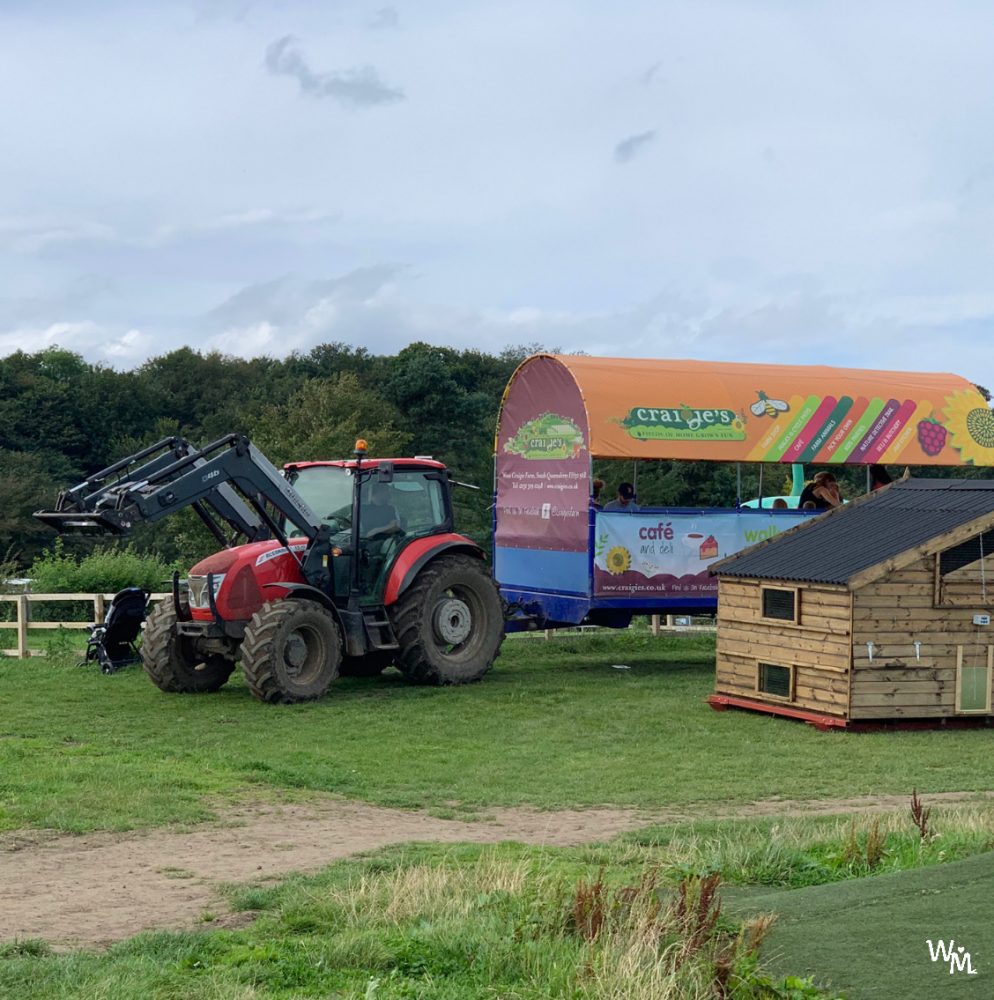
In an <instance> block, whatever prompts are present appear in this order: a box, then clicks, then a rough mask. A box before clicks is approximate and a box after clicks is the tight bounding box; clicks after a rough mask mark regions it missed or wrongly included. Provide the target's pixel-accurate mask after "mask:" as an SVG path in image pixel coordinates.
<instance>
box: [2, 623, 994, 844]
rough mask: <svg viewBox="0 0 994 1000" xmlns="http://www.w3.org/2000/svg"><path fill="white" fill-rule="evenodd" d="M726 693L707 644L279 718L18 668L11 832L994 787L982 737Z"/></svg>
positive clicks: (7, 691)
mask: <svg viewBox="0 0 994 1000" xmlns="http://www.w3.org/2000/svg"><path fill="white" fill-rule="evenodd" d="M613 664H623V665H626V666H628V667H630V669H628V670H616V669H613V668H612V665H613ZM712 676H713V639H711V638H710V637H707V636H694V637H682V636H670V637H665V638H660V639H652V638H651V637H649V636H647V635H645V636H639V635H631V636H628V635H621V636H617V637H612V636H601V635H598V636H577V637H575V638H558V639H554V640H552V641H549V642H545V641H544V640H541V639H535V638H524V639H517V640H511V641H508V642H506V643H505V645H504V653H503V655H502V656H501V658H500V659H499V661H498V664H497V666H496V668H495V669H494V670H493V671H492V672H491V673H490V674H489V675H488V676H487V678H486V679H485V680H484V682H483V683H481V684H475V685H470V686H467V687H460V688H449V689H433V688H417V687H411V686H409V685H407V684H405V683H404V682H403V681H402V679H401V678H400V677H399V675H397V674H395V673H393V672H392V671H391V672H388V673H387V674H385V675H383V676H382V677H380V678H374V679H363V680H358V679H356V680H343V681H339V682H338V683H337V684H336V685H335V687H334V688H333V689H332V692H331V694H330V695H329V696H327V697H326V698H324V699H323V700H321V701H318V702H313V703H310V704H305V705H296V706H289V707H281V706H268V705H263V704H260V703H259V702H256V701H255V700H253V699H252V698H251V696H250V695H249V693H248V691H247V689H246V688H245V687H244V686H243V685H242V683H241V681H240V680H238V679H235V680H233V681H232V682H231V683H230V684H229V685H228V686H227V687H225V688H224V689H222V691H220V692H219V693H218V694H216V695H208V696H197V697H194V696H175V695H166V694H163V693H161V692H160V691H158V690H156V689H155V688H154V687H152V685H151V684H150V683H149V682H148V681H147V680H146V678H145V677H144V674H143V673H142V672H141V670H140V669H138V668H130V669H129V670H127V671H126V672H123V673H120V674H116V675H112V676H103V675H101V674H100V673H99V672H97V670H96V669H95V668H94V667H93V666H90V667H89V668H76V667H75V666H73V658H71V657H63V658H52V659H51V660H50V659H47V658H45V659H41V658H39V659H33V660H30V661H17V660H4V661H0V703H2V704H3V706H4V711H3V714H2V716H0V782H2V788H3V795H2V798H0V829H13V828H19V827H48V828H53V829H56V830H65V831H72V832H81V831H86V830H92V829H118V830H119V829H127V828H135V827H147V826H157V825H162V824H165V823H170V822H180V823H189V822H198V821H202V820H204V819H206V818H208V817H209V815H210V813H211V810H212V808H213V806H214V804H216V803H218V802H223V801H224V800H225V799H230V798H232V797H237V796H241V795H244V794H245V793H246V792H248V793H251V794H253V795H265V794H267V793H269V792H271V791H277V790H280V791H283V790H287V789H290V790H297V791H299V792H300V793H302V794H306V793H307V792H310V791H322V792H332V793H336V794H340V795H344V796H347V797H350V798H358V799H364V800H367V801H370V802H374V803H381V804H387V805H394V806H404V807H429V808H432V809H434V810H438V811H448V812H449V813H452V812H453V811H454V812H455V813H456V814H458V813H459V812H460V811H485V810H486V808H487V807H488V806H497V805H519V804H527V805H531V806H535V807H539V808H554V807H564V806H592V805H599V804H615V805H624V806H638V807H644V808H646V809H672V808H674V807H678V808H685V807H688V806H692V805H693V804H696V803H701V804H702V809H703V810H704V812H705V813H707V812H708V811H713V810H714V808H715V806H716V804H720V803H744V802H749V801H752V800H755V799H763V798H768V797H770V796H774V795H777V796H782V797H784V798H787V799H794V798H805V799H806V798H825V797H843V796H857V795H873V794H877V793H884V792H890V793H897V794H910V791H911V789H912V787H917V788H918V790H919V791H921V792H926V793H927V792H930V791H937V790H983V789H986V788H989V787H991V780H990V778H991V774H992V765H991V756H990V741H991V736H990V733H988V732H986V731H984V730H973V731H969V730H967V731H957V732H941V733H935V732H918V733H878V734H867V735H854V734H838V733H819V732H817V731H815V730H814V729H812V728H810V727H808V726H805V725H803V724H800V723H794V722H790V721H785V720H782V719H777V718H772V717H768V716H763V715H756V714H750V713H745V712H734V711H729V712H723V713H717V712H714V711H712V710H711V709H710V708H708V707H707V705H706V704H705V701H704V699H705V697H706V696H707V694H708V693H709V692H710V690H711V685H712Z"/></svg>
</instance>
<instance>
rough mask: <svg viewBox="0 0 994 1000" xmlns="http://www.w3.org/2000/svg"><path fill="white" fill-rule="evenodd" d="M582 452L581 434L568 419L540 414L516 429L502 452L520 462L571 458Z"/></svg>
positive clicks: (551, 414)
mask: <svg viewBox="0 0 994 1000" xmlns="http://www.w3.org/2000/svg"><path fill="white" fill-rule="evenodd" d="M582 450H583V432H582V431H581V430H580V428H579V427H577V426H576V424H575V423H574V422H573V421H572V420H570V418H569V417H564V416H561V415H560V414H558V413H543V414H542V415H541V416H540V417H536V418H535V419H534V420H529V421H528V422H527V423H525V424H522V425H521V426H520V427H519V428H518V433H517V434H515V435H514V437H512V438H511V439H510V440H509V441H507V442H506V443H505V445H504V451H506V452H508V453H509V454H511V455H520V456H521V457H522V458H574V457H575V456H577V455H579V454H580V452H581V451H582Z"/></svg>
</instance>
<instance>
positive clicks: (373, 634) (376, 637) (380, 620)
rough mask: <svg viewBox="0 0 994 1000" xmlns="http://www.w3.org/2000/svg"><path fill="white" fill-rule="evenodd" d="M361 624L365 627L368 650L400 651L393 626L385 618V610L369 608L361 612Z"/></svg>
mask: <svg viewBox="0 0 994 1000" xmlns="http://www.w3.org/2000/svg"><path fill="white" fill-rule="evenodd" d="M362 622H363V624H364V625H365V626H366V635H367V636H368V637H369V648H370V649H382V650H388V649H400V644H399V643H398V642H397V637H396V636H395V635H394V634H393V626H392V625H391V624H390V619H389V618H388V617H387V612H386V608H370V609H369V610H367V611H363V613H362Z"/></svg>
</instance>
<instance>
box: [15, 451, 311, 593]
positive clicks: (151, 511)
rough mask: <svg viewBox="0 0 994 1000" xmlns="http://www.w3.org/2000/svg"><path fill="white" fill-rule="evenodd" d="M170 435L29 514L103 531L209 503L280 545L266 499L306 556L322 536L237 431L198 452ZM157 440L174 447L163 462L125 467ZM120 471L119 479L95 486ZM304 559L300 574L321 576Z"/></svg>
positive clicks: (295, 496) (244, 530)
mask: <svg viewBox="0 0 994 1000" xmlns="http://www.w3.org/2000/svg"><path fill="white" fill-rule="evenodd" d="M176 440H177V439H166V440H165V441H163V442H160V443H159V445H157V446H152V448H151V449H146V450H145V451H144V452H139V453H138V454H137V455H134V456H131V458H130V459H125V460H123V461H122V462H119V463H116V465H114V466H110V467H109V469H107V470H104V472H102V473H98V474H97V475H96V476H93V477H91V478H90V479H89V480H87V481H86V482H85V483H82V484H80V485H79V486H78V487H74V488H73V490H69V491H67V492H66V493H64V494H62V495H61V496H60V497H59V504H58V505H57V507H56V509H55V510H53V511H44V510H43V511H38V512H37V513H36V514H35V517H36V518H38V519H39V520H41V521H44V522H45V523H46V524H50V525H51V526H52V527H54V528H56V529H57V530H59V531H65V530H69V531H72V530H87V529H89V530H93V529H97V530H100V529H104V530H107V531H111V532H115V533H118V534H123V533H125V532H127V531H128V530H129V529H130V528H132V527H133V526H134V525H135V524H139V523H146V524H152V523H154V522H156V521H159V520H161V519H162V518H164V517H168V516H169V515H170V514H174V513H176V512H177V511H179V510H182V509H183V508H184V507H191V506H192V507H194V509H198V508H199V509H198V513H200V514H201V516H202V517H203V516H204V513H203V510H204V508H210V509H211V510H213V511H215V512H216V513H217V514H218V515H219V516H221V517H222V518H223V519H224V520H225V521H227V522H228V523H229V524H230V525H231V526H232V527H234V528H235V529H236V530H237V531H238V532H240V533H241V534H243V535H245V537H246V538H248V539H249V540H254V539H257V538H260V537H263V538H265V537H269V536H270V535H272V536H275V537H276V538H278V539H279V540H280V541H281V542H283V543H284V544H286V541H287V539H286V537H285V535H284V533H283V530H282V528H281V527H280V525H279V524H278V523H277V521H276V520H275V519H274V518H273V517H272V516H271V514H270V513H269V511H268V510H267V508H266V504H270V505H271V506H272V507H273V508H275V510H276V511H277V512H278V514H279V515H280V516H281V517H283V518H285V519H286V520H287V521H288V522H289V523H290V524H292V525H293V526H294V527H295V528H296V529H297V530H299V531H300V532H301V533H302V534H303V535H304V536H305V537H306V538H307V540H308V541H309V542H310V543H311V545H309V546H308V553H307V556H310V555H312V552H311V550H312V549H313V548H314V543H317V542H322V543H323V542H326V541H327V538H328V529H327V527H326V526H324V525H322V524H321V521H320V519H319V518H318V517H317V515H316V514H315V513H314V512H313V511H312V510H311V509H310V507H309V506H308V505H307V504H306V503H305V502H304V500H303V498H302V497H301V496H300V494H299V493H297V491H296V490H295V489H294V488H293V487H292V486H291V485H290V484H289V483H288V482H287V481H286V480H285V479H284V478H283V477H282V476H281V475H280V473H279V472H278V471H277V469H276V467H275V466H274V465H273V464H272V463H271V462H270V461H269V459H268V458H266V456H265V455H263V454H262V452H260V451H259V450H258V449H257V448H256V447H255V446H254V445H253V444H252V443H251V442H250V441H249V439H248V438H247V437H245V436H244V435H243V434H228V435H226V436H225V437H223V438H219V439H218V440H217V441H214V442H212V443H211V444H209V445H207V446H206V447H205V448H202V449H199V450H187V448H188V447H189V445H188V442H182V444H181V445H179V446H176V444H175V442H176ZM179 440H180V441H181V439H179ZM163 446H165V447H166V448H168V449H171V450H172V452H173V454H172V456H171V461H164V459H165V458H166V457H170V456H163V455H157V456H156V457H155V458H152V459H150V460H149V461H148V462H146V463H145V464H144V465H142V466H140V467H139V468H138V469H136V470H133V471H130V472H129V471H124V470H126V469H127V467H128V464H129V462H130V463H133V462H135V461H140V460H141V459H142V458H145V457H147V456H148V455H149V454H151V453H152V452H153V451H154V450H155V449H156V448H160V447H163ZM184 446H185V447H184ZM177 452H179V454H178V455H177ZM120 471H124V478H122V479H119V480H116V481H115V482H114V483H112V484H110V485H106V486H104V487H103V488H102V489H99V488H96V487H97V486H98V483H99V482H100V481H104V482H105V481H106V479H107V478H108V476H109V475H111V474H112V473H115V472H120ZM101 477H102V480H101ZM307 562H308V559H307V557H306V556H305V560H304V563H305V572H306V571H307V569H312V572H311V573H308V574H307V575H308V576H309V577H310V576H312V575H321V574H320V571H319V570H318V568H317V566H313V568H312V567H308V566H307V565H306V564H307Z"/></svg>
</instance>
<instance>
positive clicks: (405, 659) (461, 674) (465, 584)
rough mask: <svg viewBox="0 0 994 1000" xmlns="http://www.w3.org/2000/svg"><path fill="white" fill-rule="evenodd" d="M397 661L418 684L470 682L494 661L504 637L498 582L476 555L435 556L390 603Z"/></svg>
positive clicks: (406, 675) (404, 671) (403, 671)
mask: <svg viewBox="0 0 994 1000" xmlns="http://www.w3.org/2000/svg"><path fill="white" fill-rule="evenodd" d="M390 618H391V621H392V623H393V629H394V633H395V634H396V636H397V642H398V643H399V644H400V650H399V652H398V653H397V658H396V665H397V667H398V668H399V669H400V672H401V673H402V674H403V675H404V676H405V677H406V678H407V679H408V680H409V681H412V682H413V683H415V684H468V683H470V682H471V681H478V680H479V679H480V678H481V677H482V676H483V675H484V674H485V673H486V672H487V671H488V670H489V669H490V667H491V665H492V664H493V662H494V660H495V659H496V658H497V655H498V653H499V652H500V644H501V642H503V640H504V613H503V608H502V605H501V600H500V595H499V594H498V592H497V585H496V584H495V583H494V581H493V578H492V577H491V576H490V574H489V573H488V572H487V570H486V568H485V567H484V565H483V563H482V562H481V561H480V560H479V559H477V558H476V557H475V556H471V555H463V554H451V555H444V556H440V557H438V558H437V559H434V560H433V561H432V562H430V563H429V564H428V565H427V566H426V567H425V568H424V569H423V570H421V572H420V573H419V574H418V575H417V576H416V577H415V579H414V582H413V583H412V584H411V586H410V587H409V588H408V589H407V590H406V591H405V592H404V593H403V594H402V595H401V597H400V599H399V600H398V601H397V603H396V604H394V605H393V607H392V608H391V609H390Z"/></svg>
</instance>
